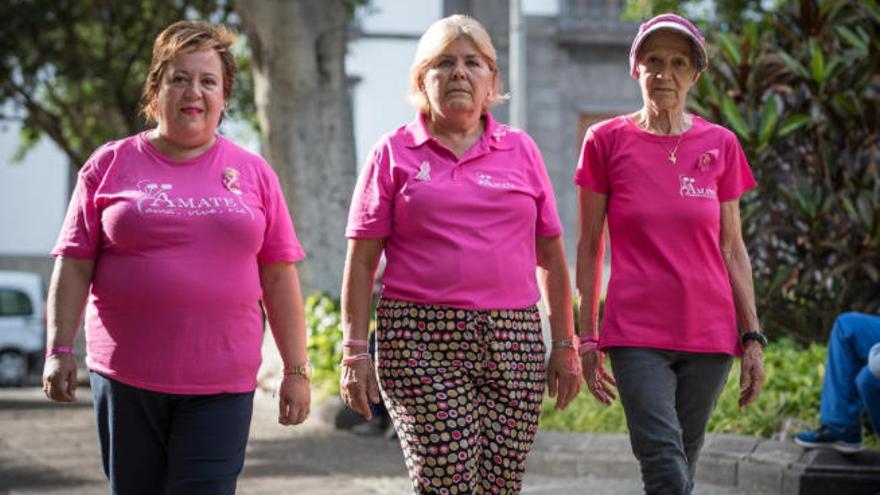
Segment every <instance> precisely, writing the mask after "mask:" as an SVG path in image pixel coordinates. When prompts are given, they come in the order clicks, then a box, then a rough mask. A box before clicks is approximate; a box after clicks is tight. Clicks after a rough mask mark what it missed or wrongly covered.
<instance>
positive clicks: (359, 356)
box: [342, 352, 373, 366]
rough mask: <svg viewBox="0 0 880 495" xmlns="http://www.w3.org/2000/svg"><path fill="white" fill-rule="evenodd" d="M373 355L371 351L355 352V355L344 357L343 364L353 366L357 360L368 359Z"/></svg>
mask: <svg viewBox="0 0 880 495" xmlns="http://www.w3.org/2000/svg"><path fill="white" fill-rule="evenodd" d="M372 357H373V356H371V355H370V353H369V352H362V353H360V354H355V355H354V356H348V357H344V358H342V365H343V366H351V365H352V364H354V363H355V362H357V361H366V360H369V359H371V358H372Z"/></svg>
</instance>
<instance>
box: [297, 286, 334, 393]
mask: <svg viewBox="0 0 880 495" xmlns="http://www.w3.org/2000/svg"><path fill="white" fill-rule="evenodd" d="M305 311H306V329H307V330H308V336H309V340H308V351H309V360H310V361H311V362H312V367H313V368H314V374H313V375H312V383H313V384H314V387H315V391H316V392H317V395H318V398H321V397H323V396H327V395H333V394H338V393H339V362H340V361H342V318H341V315H340V311H339V301H338V300H336V299H333V298H331V297H330V296H328V295H327V294H321V293H318V294H312V295H311V296H309V297H308V298H306V301H305Z"/></svg>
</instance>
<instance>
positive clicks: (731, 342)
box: [575, 116, 755, 354]
mask: <svg viewBox="0 0 880 495" xmlns="http://www.w3.org/2000/svg"><path fill="white" fill-rule="evenodd" d="M676 143H678V150H677V152H676V155H677V158H678V160H677V163H675V164H672V163H671V162H670V161H669V160H668V159H667V156H668V155H669V152H670V151H671V150H672V149H674V148H675V146H676ZM575 183H576V184H577V185H579V186H582V187H586V188H588V189H590V190H592V191H595V192H597V193H600V194H604V195H606V196H608V203H607V215H608V229H609V232H610V235H611V279H610V281H609V284H608V295H607V298H606V301H605V312H604V316H603V320H602V328H601V333H600V337H599V340H600V343H599V345H600V347H602V348H607V347H617V346H633V347H650V348H658V349H670V350H681V351H691V352H715V353H725V354H737V353H738V352H740V351H739V343H738V338H737V322H736V312H735V308H734V302H733V292H732V289H731V286H730V280H729V278H728V273H727V267H726V265H725V264H724V259H723V258H722V256H721V249H720V232H721V202H723V201H734V200H737V198H739V197H740V196H741V195H742V194H743V193H744V192H745V191H748V190H749V189H752V188H753V187H755V180H754V178H753V177H752V173H751V170H750V169H749V165H748V163H747V162H746V158H745V155H744V154H743V151H742V147H741V146H740V144H739V142H738V141H737V139H736V136H735V135H734V134H733V133H732V132H730V131H728V130H727V129H725V128H723V127H721V126H718V125H715V124H711V123H709V122H706V121H705V120H703V119H701V118H699V117H694V122H693V126H692V127H691V128H690V129H688V130H687V131H686V132H685V133H684V134H683V135H682V136H681V139H680V141H679V136H657V135H654V134H650V133H648V132H645V131H644V130H642V129H641V128H639V127H638V126H637V125H636V124H635V123H634V122H633V121H632V119H631V118H630V117H629V116H621V117H617V118H614V119H611V120H607V121H605V122H601V123H598V124H596V125H594V126H593V127H591V128H590V129H589V130H588V131H587V135H586V138H585V139H584V146H583V151H582V152H581V158H580V162H579V164H578V168H577V172H576V174H575Z"/></svg>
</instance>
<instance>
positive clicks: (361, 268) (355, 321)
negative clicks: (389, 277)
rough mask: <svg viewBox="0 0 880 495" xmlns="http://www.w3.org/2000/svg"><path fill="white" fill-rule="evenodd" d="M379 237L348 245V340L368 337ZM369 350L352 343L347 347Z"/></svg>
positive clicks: (345, 288) (345, 301) (344, 303)
mask: <svg viewBox="0 0 880 495" xmlns="http://www.w3.org/2000/svg"><path fill="white" fill-rule="evenodd" d="M382 246H383V241H382V240H380V239H352V240H351V241H349V244H348V256H347V259H346V261H345V273H344V274H343V280H342V301H341V304H342V334H343V338H345V339H353V340H366V339H367V337H368V336H369V333H370V310H371V305H372V300H373V277H374V276H375V274H376V267H377V266H378V264H379V258H380V257H381V255H382ZM352 349H353V350H362V351H365V350H366V346H352V347H351V348H350V349H347V350H352Z"/></svg>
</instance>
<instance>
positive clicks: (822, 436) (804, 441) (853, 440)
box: [794, 425, 862, 454]
mask: <svg viewBox="0 0 880 495" xmlns="http://www.w3.org/2000/svg"><path fill="white" fill-rule="evenodd" d="M794 443H796V444H798V445H800V446H802V447H808V448H822V449H834V450H836V451H838V452H840V453H841V454H854V453H856V452H860V451H861V450H862V439H861V437H860V436H858V435H840V434H838V433H835V432H834V431H833V430H832V429H831V428H829V427H828V426H825V425H822V426H820V427H819V429H818V430H814V431H802V432H800V433H798V434H797V435H795V436H794Z"/></svg>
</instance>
